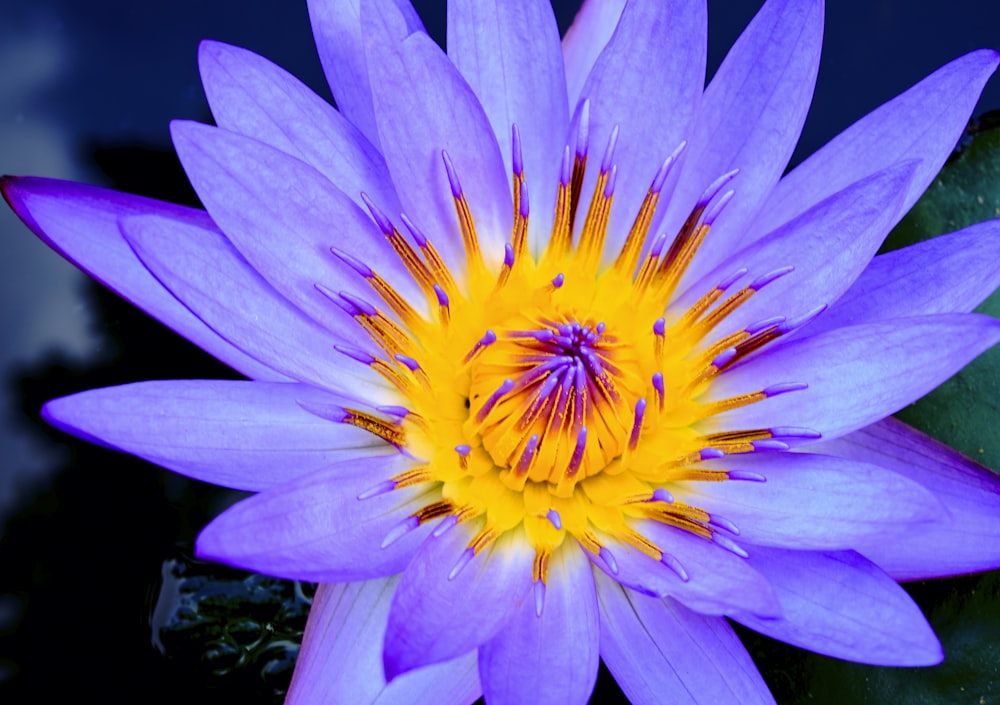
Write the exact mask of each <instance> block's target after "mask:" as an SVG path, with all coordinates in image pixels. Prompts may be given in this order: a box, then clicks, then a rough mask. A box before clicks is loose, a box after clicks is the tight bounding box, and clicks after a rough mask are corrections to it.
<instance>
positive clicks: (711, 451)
mask: <svg viewBox="0 0 1000 705" xmlns="http://www.w3.org/2000/svg"><path fill="white" fill-rule="evenodd" d="M698 455H699V457H701V459H702V460H718V459H719V458H725V457H726V453H725V451H723V450H720V449H719V448H702V449H701V450H700V451H698Z"/></svg>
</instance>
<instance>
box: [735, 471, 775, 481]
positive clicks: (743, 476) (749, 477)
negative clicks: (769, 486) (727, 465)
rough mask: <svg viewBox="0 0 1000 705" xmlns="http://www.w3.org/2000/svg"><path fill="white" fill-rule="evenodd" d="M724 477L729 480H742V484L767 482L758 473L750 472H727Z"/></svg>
mask: <svg viewBox="0 0 1000 705" xmlns="http://www.w3.org/2000/svg"><path fill="white" fill-rule="evenodd" d="M726 475H727V476H728V477H729V479H730V480H742V481H744V482H767V478H766V477H764V476H763V475H761V474H760V473H759V472H753V471H751V470H727V471H726Z"/></svg>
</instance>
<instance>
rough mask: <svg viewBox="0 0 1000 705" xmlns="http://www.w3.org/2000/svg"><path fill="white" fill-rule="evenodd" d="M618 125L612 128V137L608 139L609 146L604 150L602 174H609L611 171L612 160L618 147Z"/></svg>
mask: <svg viewBox="0 0 1000 705" xmlns="http://www.w3.org/2000/svg"><path fill="white" fill-rule="evenodd" d="M618 132H619V128H618V125H615V126H614V127H613V128H611V135H610V136H609V137H608V145H607V147H605V148H604V157H603V158H602V159H601V172H602V173H605V174H606V173H608V171H609V170H610V169H611V165H612V160H614V157H615V147H617V146H618Z"/></svg>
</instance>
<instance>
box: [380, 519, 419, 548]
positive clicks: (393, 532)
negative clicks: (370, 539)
mask: <svg viewBox="0 0 1000 705" xmlns="http://www.w3.org/2000/svg"><path fill="white" fill-rule="evenodd" d="M418 526H420V519H419V518H417V517H416V516H408V517H406V518H405V519H403V521H401V522H399V523H398V524H396V525H395V526H394V527H392V528H391V529H389V533H388V534H386V535H385V538H384V539H382V544H381V548H388V547H389V546H391V545H392V544H394V543H396V542H397V541H399V540H400V539H401V538H403V537H404V536H406V535H407V534H408V533H410V532H411V531H413V530H414V529H416V528H417V527H418Z"/></svg>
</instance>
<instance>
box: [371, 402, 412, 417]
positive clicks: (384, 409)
mask: <svg viewBox="0 0 1000 705" xmlns="http://www.w3.org/2000/svg"><path fill="white" fill-rule="evenodd" d="M375 411H378V412H379V413H382V414H385V415H386V416H396V417H398V418H400V419H404V418H406V417H407V416H409V415H410V410H409V409H407V408H406V407H405V406H395V405H391V404H390V405H386V406H376V407H375Z"/></svg>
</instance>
